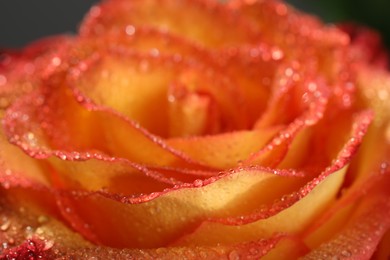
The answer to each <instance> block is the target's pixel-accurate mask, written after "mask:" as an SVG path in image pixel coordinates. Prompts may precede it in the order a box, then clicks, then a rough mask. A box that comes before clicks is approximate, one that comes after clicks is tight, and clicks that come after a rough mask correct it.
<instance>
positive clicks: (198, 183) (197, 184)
mask: <svg viewBox="0 0 390 260" xmlns="http://www.w3.org/2000/svg"><path fill="white" fill-rule="evenodd" d="M194 186H195V187H202V186H203V181H202V180H195V181H194Z"/></svg>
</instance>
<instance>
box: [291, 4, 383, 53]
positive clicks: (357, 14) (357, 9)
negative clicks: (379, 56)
mask: <svg viewBox="0 0 390 260" xmlns="http://www.w3.org/2000/svg"><path fill="white" fill-rule="evenodd" d="M287 2H289V3H290V4H292V5H295V6H296V7H298V8H299V9H302V10H305V11H306V12H310V13H314V14H317V15H320V16H321V17H322V18H323V20H324V21H326V22H347V21H348V22H351V21H353V22H355V23H358V24H363V25H366V26H369V27H372V28H375V29H376V30H377V31H379V32H381V34H382V37H383V40H384V42H385V43H386V45H387V47H388V48H389V49H390V0H287Z"/></svg>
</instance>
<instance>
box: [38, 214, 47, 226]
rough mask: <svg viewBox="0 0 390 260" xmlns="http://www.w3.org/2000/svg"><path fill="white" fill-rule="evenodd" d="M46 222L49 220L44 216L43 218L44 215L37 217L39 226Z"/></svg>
mask: <svg viewBox="0 0 390 260" xmlns="http://www.w3.org/2000/svg"><path fill="white" fill-rule="evenodd" d="M47 221H49V219H48V218H47V217H46V216H44V215H41V216H39V217H38V222H39V224H44V223H46V222H47Z"/></svg>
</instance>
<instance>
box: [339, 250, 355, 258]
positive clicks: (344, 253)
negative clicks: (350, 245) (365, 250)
mask: <svg viewBox="0 0 390 260" xmlns="http://www.w3.org/2000/svg"><path fill="white" fill-rule="evenodd" d="M341 255H342V256H345V257H350V256H351V255H352V254H351V252H349V251H348V250H343V251H341Z"/></svg>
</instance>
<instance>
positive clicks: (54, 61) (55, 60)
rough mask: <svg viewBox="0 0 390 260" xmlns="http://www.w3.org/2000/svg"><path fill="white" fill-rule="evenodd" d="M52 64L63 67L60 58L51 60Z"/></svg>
mask: <svg viewBox="0 0 390 260" xmlns="http://www.w3.org/2000/svg"><path fill="white" fill-rule="evenodd" d="M51 64H53V65H54V66H59V65H61V59H60V58H59V57H54V58H53V59H51Z"/></svg>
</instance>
